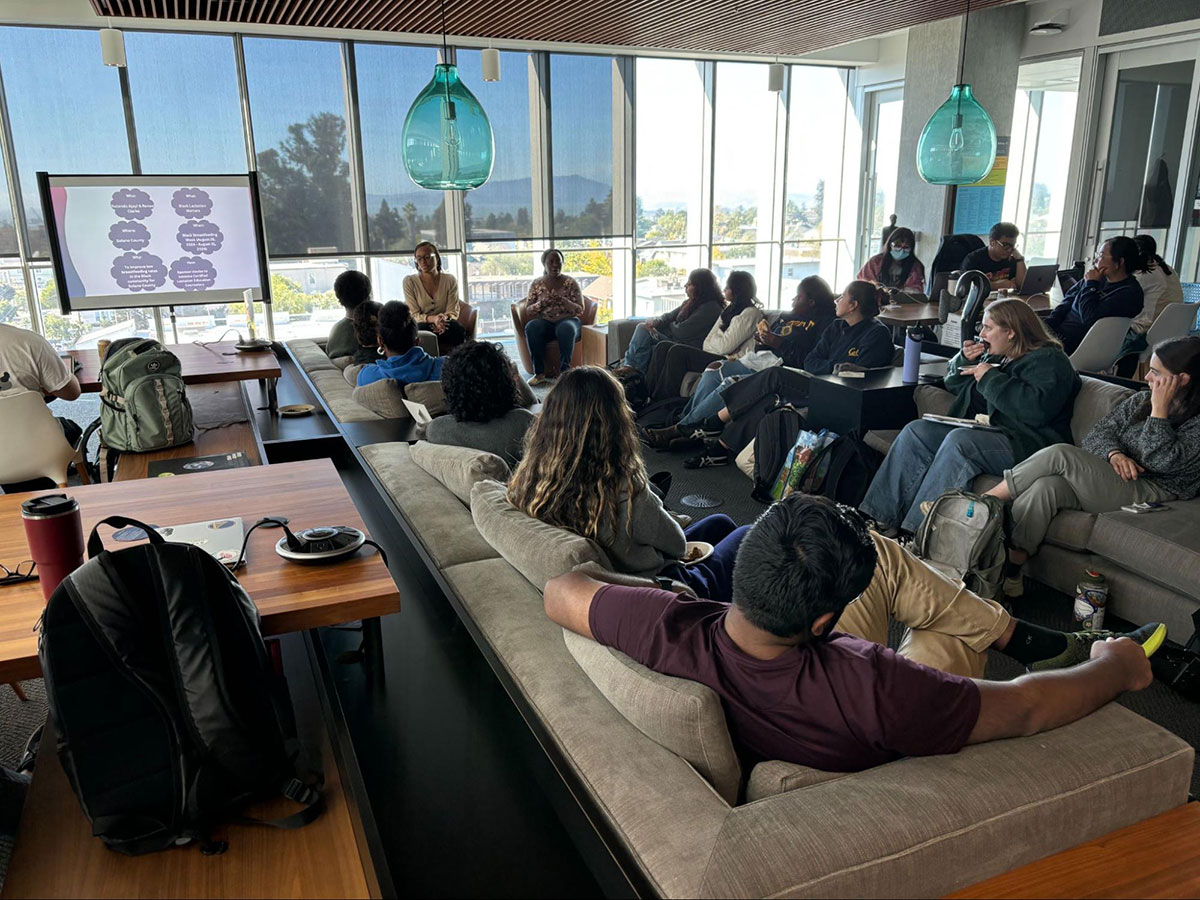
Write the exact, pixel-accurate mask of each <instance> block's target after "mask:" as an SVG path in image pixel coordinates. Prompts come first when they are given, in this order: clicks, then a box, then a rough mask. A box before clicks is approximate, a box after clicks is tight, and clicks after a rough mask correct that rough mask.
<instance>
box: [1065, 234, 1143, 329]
mask: <svg viewBox="0 0 1200 900" xmlns="http://www.w3.org/2000/svg"><path fill="white" fill-rule="evenodd" d="M1145 271H1146V258H1145V257H1144V256H1143V255H1142V250H1141V248H1140V247H1139V246H1138V243H1137V241H1135V240H1134V239H1133V238H1131V237H1125V236H1124V235H1122V236H1120V237H1115V238H1109V239H1108V240H1107V241H1105V242H1104V243H1103V244H1102V245H1101V247H1100V253H1099V254H1098V255H1097V257H1096V263H1095V265H1093V266H1092V267H1091V268H1090V269H1088V270H1087V272H1086V273H1085V274H1084V276H1083V280H1082V281H1077V282H1075V283H1074V284H1073V285H1071V289H1070V290H1069V291H1067V293H1066V295H1065V296H1064V297H1063V302H1062V303H1060V304H1058V306H1056V307H1054V309H1053V310H1052V311H1051V313H1050V315H1049V316H1047V317H1046V327H1047V328H1049V329H1050V330H1051V331H1052V332H1054V334H1056V335H1057V336H1058V337H1059V339H1060V340H1061V341H1062V345H1063V350H1065V351H1066V352H1067V353H1074V352H1075V350H1076V349H1077V348H1078V347H1079V345H1080V343H1082V341H1083V339H1084V337H1085V336H1086V335H1087V333H1088V332H1089V331H1090V330H1091V328H1092V326H1093V325H1095V324H1096V323H1097V322H1098V321H1100V320H1101V319H1109V318H1128V319H1133V318H1136V317H1137V316H1138V314H1139V313H1141V311H1142V307H1143V305H1145V294H1144V293H1143V292H1142V286H1141V284H1140V283H1139V282H1138V280H1137V277H1136V276H1137V275H1138V273H1139V272H1145Z"/></svg>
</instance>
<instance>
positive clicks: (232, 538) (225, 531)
mask: <svg viewBox="0 0 1200 900" xmlns="http://www.w3.org/2000/svg"><path fill="white" fill-rule="evenodd" d="M155 531H157V532H158V533H159V534H161V535H162V536H163V537H165V538H166V539H167V540H168V541H178V542H179V543H182V544H192V545H193V546H196V547H199V548H200V549H201V550H205V551H207V552H208V553H209V554H210V555H211V556H212V557H213V559H215V560H216V561H217V562H219V563H224V564H225V565H227V566H232V565H233V564H234V563H235V562H237V558H238V554H239V553H241V552H242V539H243V536H244V529H243V527H242V520H241V518H240V517H238V516H234V517H232V518H229V519H214V520H212V521H209V522H189V523H187V524H186V525H169V526H165V527H164V526H159V527H157V528H155Z"/></svg>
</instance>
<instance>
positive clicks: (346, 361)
mask: <svg viewBox="0 0 1200 900" xmlns="http://www.w3.org/2000/svg"><path fill="white" fill-rule="evenodd" d="M329 361H330V362H331V363H333V364H334V365H335V366H336V367H337V368H339V369H341V370H342V372H343V373H344V372H345V371H346V370H347V369H348V368H350V366H351V365H353V364H355V363H354V357H353V356H335V357H333V358H332V359H330V360H329ZM357 365H362V363H357ZM350 383H351V384H354V382H353V381H351V382H350Z"/></svg>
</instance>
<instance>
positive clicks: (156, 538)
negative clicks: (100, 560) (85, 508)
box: [87, 516, 166, 559]
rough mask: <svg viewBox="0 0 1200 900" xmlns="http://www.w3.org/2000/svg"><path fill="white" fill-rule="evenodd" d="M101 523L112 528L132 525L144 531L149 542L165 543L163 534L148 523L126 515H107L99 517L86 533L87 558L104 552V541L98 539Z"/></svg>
mask: <svg viewBox="0 0 1200 900" xmlns="http://www.w3.org/2000/svg"><path fill="white" fill-rule="evenodd" d="M101 525H111V526H112V527H113V528H128V527H129V526H133V527H135V528H140V529H142V531H144V532H146V537H147V538H148V539H149V540H150V543H152V544H165V543H166V540H165V539H164V538H163V536H162V535H161V534H159V533H158V532H157V531H155V530H154V528H153V527H151V526H150V525H146V524H145V523H143V522H139V521H138V520H137V519H130V518H128V517H126V516H109V517H108V518H105V519H101V520H100V521H99V522H97V523H96V526H95V527H94V528H93V529H92V533H91V534H90V535H88V542H87V550H88V559H91V558H92V557H95V556H99V555H100V554H101V553H103V552H104V542H103V541H102V540H100V526H101Z"/></svg>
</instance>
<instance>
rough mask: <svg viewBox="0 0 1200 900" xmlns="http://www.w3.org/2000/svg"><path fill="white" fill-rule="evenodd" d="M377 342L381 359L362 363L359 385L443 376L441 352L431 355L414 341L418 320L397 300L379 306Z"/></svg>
mask: <svg viewBox="0 0 1200 900" xmlns="http://www.w3.org/2000/svg"><path fill="white" fill-rule="evenodd" d="M379 346H381V347H383V357H384V358H383V359H382V360H380V361H379V362H377V363H372V364H371V365H369V366H363V367H362V370H361V371H360V372H359V373H358V386H359V387H362V386H363V385H364V384H372V383H373V382H376V381H382V380H383V379H385V378H390V379H392V380H393V381H396V382H398V383H399V384H401V385H405V384H416V383H417V382H419V381H437V380H439V379H440V378H441V377H442V366H443V364H445V362H446V357H444V356H430V355H429V354H428V353H426V352H425V351H424V350H423V349H422V348H421V347H420V346H419V345H418V344H417V323H416V320H415V319H413V317H412V313H411V312H409V310H408V307H407V306H405V305H404V304H403V303H401V302H399V301H398V300H392V301H390V302H388V303H385V304H383V307H382V308H381V309H380V310H379Z"/></svg>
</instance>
